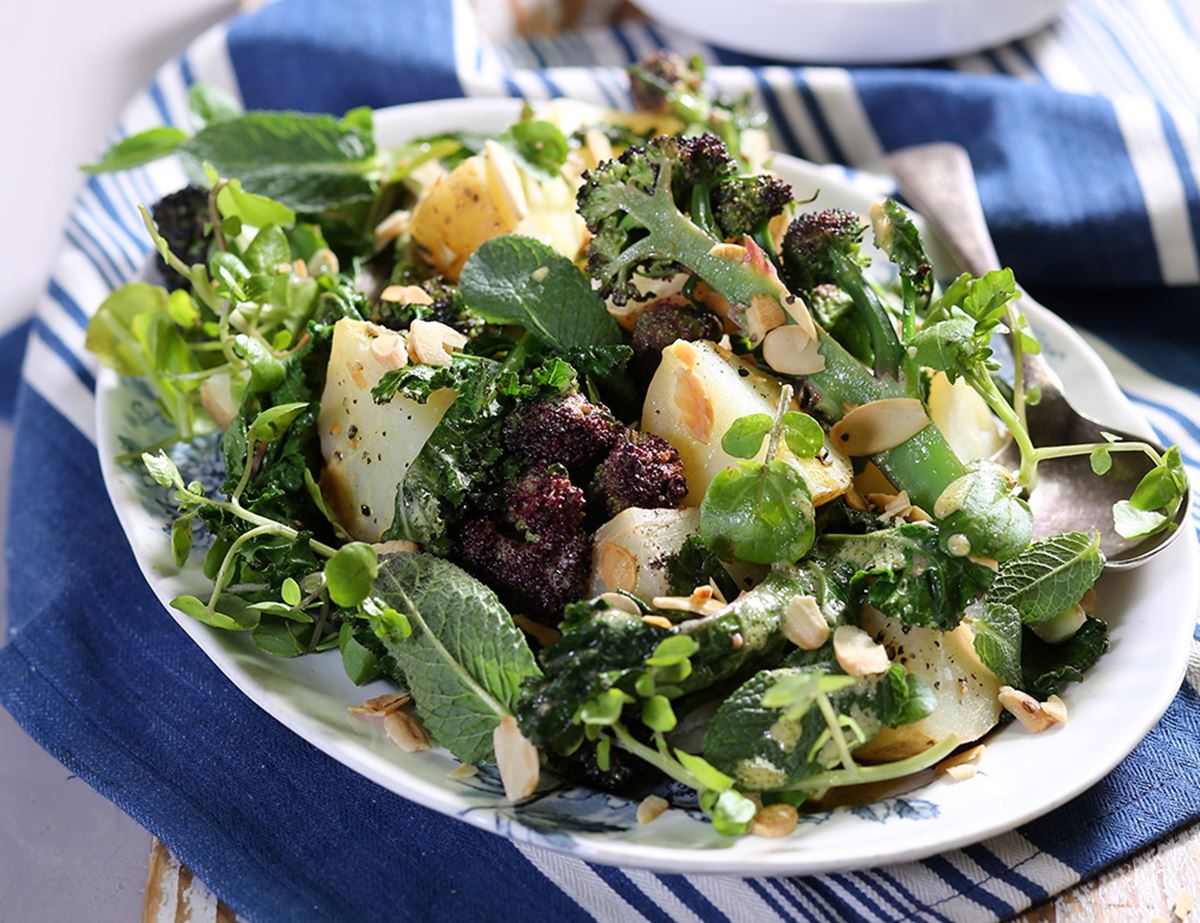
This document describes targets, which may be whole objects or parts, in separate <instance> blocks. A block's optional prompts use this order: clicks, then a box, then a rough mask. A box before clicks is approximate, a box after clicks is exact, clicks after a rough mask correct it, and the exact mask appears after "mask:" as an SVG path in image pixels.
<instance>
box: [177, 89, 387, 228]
mask: <svg viewBox="0 0 1200 923" xmlns="http://www.w3.org/2000/svg"><path fill="white" fill-rule="evenodd" d="M179 153H180V156H181V157H182V158H183V161H184V166H185V167H186V168H187V169H188V171H189V173H191V174H192V175H194V176H201V175H203V170H202V165H203V164H206V163H207V164H211V165H212V167H213V168H214V169H215V170H216V171H217V172H218V173H219V174H220V175H221V176H224V177H229V178H231V179H237V180H240V181H241V184H242V187H243V188H244V189H245V190H246V191H247V192H251V193H254V194H255V195H259V196H265V197H266V198H268V199H274V200H275V201H276V202H278V203H280V204H281V205H283V206H286V207H287V208H291V209H294V210H295V211H298V212H319V211H323V210H325V209H327V208H333V207H336V206H341V205H346V204H347V203H350V202H354V201H357V200H360V199H369V198H370V197H371V196H373V195H374V193H375V186H376V183H375V180H374V171H375V170H376V166H377V165H376V160H375V138H374V135H373V133H372V131H371V126H370V124H369V120H368V121H367V122H366V123H364V122H362V121H361V120H351V121H350V122H347V121H345V120H339V119H336V118H333V117H332V116H328V115H308V114H302V113H298V112H249V113H246V114H245V115H242V116H239V117H237V118H232V119H226V120H223V121H218V122H215V123H212V124H209V125H206V126H205V127H204V128H202V129H201V130H200V131H198V132H196V134H195V135H193V136H192V137H191V138H190V139H188V140H187V141H186V143H184V144H183V145H182V146H181V147H180V149H179Z"/></svg>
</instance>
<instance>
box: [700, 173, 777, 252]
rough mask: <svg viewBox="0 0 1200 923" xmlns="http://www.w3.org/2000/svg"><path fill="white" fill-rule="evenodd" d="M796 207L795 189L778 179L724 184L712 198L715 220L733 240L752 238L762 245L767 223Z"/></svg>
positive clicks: (751, 178)
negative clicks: (794, 205)
mask: <svg viewBox="0 0 1200 923" xmlns="http://www.w3.org/2000/svg"><path fill="white" fill-rule="evenodd" d="M791 204H792V187H791V186H789V185H788V184H787V183H785V182H784V181H783V180H781V179H779V178H778V177H776V176H765V175H758V176H738V177H734V178H733V179H729V180H726V181H725V182H723V183H720V184H719V185H718V186H717V187H716V188H715V189H714V190H713V195H712V210H713V218H715V219H716V222H717V227H718V228H719V229H720V231H721V233H722V234H723V235H724V236H725V237H726V238H730V239H740V238H742V237H743V236H746V235H749V236H751V237H753V238H755V240H757V241H758V243H759V245H760V246H762V245H763V244H764V243H765V242H766V237H765V233H766V230H767V224H768V222H770V220H771V219H772V218H774V217H775V216H776V215H778V214H780V213H781V212H782V211H783V210H784V209H785V208H787V207H788V206H789V205H791Z"/></svg>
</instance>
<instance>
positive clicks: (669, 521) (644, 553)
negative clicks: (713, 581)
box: [591, 507, 700, 600]
mask: <svg viewBox="0 0 1200 923" xmlns="http://www.w3.org/2000/svg"><path fill="white" fill-rule="evenodd" d="M699 531H700V511H699V510H697V509H695V508H694V507H693V508H691V509H684V510H642V509H638V508H637V507H630V508H629V509H627V510H622V511H621V512H619V513H618V514H617V515H616V516H614V517H613V518H612V519H610V520H609V521H608V522H606V523H605V524H604V525H602V526H601V527H600V528H599V529H597V530H596V537H595V541H594V542H593V544H592V549H593V550H592V590H591V592H592V594H593V595H599V594H600V593H607V592H609V591H610V590H625V591H627V592H629V593H633V594H634V595H635V596H639V597H641V598H642V599H645V600H650V599H653V598H654V597H655V596H666V595H668V594H669V593H670V592H671V587H670V580H669V578H668V576H667V560H668V559H669V558H671V557H672V556H673V555H675V554H678V552H679V549H680V548H682V547H683V543H684V542H685V541H687V539H688V536H689V535H695V534H696V533H697V532H699Z"/></svg>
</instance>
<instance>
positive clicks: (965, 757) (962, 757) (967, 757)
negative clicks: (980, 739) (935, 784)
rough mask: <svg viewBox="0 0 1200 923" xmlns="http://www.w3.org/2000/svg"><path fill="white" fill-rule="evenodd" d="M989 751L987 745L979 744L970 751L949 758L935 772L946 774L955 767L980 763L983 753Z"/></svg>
mask: <svg viewBox="0 0 1200 923" xmlns="http://www.w3.org/2000/svg"><path fill="white" fill-rule="evenodd" d="M986 749H987V745H986V744H978V745H977V746H974V747H971V749H969V750H964V751H963V752H962V753H955V754H954V755H953V756H948V757H946V758H945V759H944V760H942V761H941V762H940V763H938V764H937V765H936V766H935V767H934V768H933V771H934V772H936V773H939V774H941V773H945V772H948V771H949V770H951V769H953V768H954V767H955V766H963V765H966V764H967V763H978V762H979V760H980V759H981V758H982V757H983V751H984V750H986Z"/></svg>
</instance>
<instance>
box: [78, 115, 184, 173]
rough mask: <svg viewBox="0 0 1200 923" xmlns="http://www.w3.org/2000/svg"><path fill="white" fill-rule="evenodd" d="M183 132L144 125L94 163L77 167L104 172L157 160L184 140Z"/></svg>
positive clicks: (84, 170) (86, 171) (165, 127)
mask: <svg viewBox="0 0 1200 923" xmlns="http://www.w3.org/2000/svg"><path fill="white" fill-rule="evenodd" d="M187 137H188V136H187V132H185V131H183V130H182V129H179V128H170V127H168V126H166V125H160V126H158V127H156V128H147V129H146V130H145V131H140V132H138V133H137V134H135V135H130V136H129V137H127V138H122V139H121V140H120V141H118V142H117V143H116V144H114V145H113V146H112V147H110V148H109V149H108V150H107V151H105V152H104V156H103V157H101V158H100V159H99V160H98V161H97V162H96V163H89V164H85V165H84V166H82V167H80V168H79V169H81V170H82V171H83V172H84V173H108V172H110V171H113V170H128V169H130V168H132V167H140V166H141V165H142V164H145V163H150V162H151V161H154V160H158V159H159V158H160V157H166V156H167V155H168V154H171V153H174V152H175V151H176V150H177V149H178V148H179V146H180V145H181V144H183V142H185V141H186V140H187Z"/></svg>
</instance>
